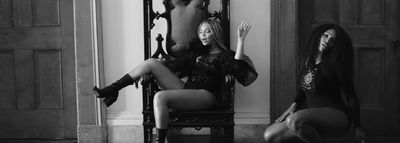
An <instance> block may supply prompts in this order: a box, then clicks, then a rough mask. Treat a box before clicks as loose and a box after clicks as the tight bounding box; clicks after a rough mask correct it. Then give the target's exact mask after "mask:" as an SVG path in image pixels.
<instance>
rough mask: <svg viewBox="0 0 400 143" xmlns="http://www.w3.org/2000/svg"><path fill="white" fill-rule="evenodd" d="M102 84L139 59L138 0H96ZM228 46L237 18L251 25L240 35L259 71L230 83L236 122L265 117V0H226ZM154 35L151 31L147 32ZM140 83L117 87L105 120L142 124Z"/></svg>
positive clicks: (267, 66)
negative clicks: (100, 28) (247, 83)
mask: <svg viewBox="0 0 400 143" xmlns="http://www.w3.org/2000/svg"><path fill="white" fill-rule="evenodd" d="M101 2H102V22H103V47H104V74H105V75H104V76H105V85H109V84H111V83H112V82H114V81H115V80H117V79H119V78H120V77H122V76H123V75H124V74H126V73H127V72H129V71H130V70H131V69H132V68H134V67H135V65H138V64H139V63H140V62H142V61H143V60H144V50H143V2H142V1H141V0H135V1H132V0H114V1H109V0H102V1H101ZM230 6H231V7H230V10H231V15H230V18H231V21H230V22H231V26H230V29H231V41H230V42H231V46H232V49H236V39H237V36H236V35H237V26H238V25H239V24H240V22H241V21H242V20H243V19H246V20H248V21H249V23H250V24H251V25H252V29H251V31H250V33H249V34H248V36H247V39H246V41H245V53H246V54H247V55H249V56H250V57H251V59H252V60H253V62H254V64H255V66H256V69H257V71H258V73H259V77H258V79H257V80H256V81H255V82H254V83H253V84H252V85H250V86H248V87H242V86H241V85H239V84H238V85H237V86H236V94H235V111H236V114H235V122H236V124H267V123H269V93H270V88H269V87H270V82H269V81H270V76H269V75H270V70H269V69H270V23H271V22H270V17H271V16H270V13H269V11H270V0H252V1H243V0H231V1H230ZM153 36H154V35H153ZM141 95H142V92H141V88H139V89H135V87H134V86H129V87H127V88H124V89H123V90H121V91H120V96H119V98H118V100H117V102H116V103H114V104H113V105H112V106H110V107H109V108H107V116H108V117H107V123H108V124H109V125H141V124H142V113H141V111H142V96H141Z"/></svg>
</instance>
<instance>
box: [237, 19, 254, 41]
mask: <svg viewBox="0 0 400 143" xmlns="http://www.w3.org/2000/svg"><path fill="white" fill-rule="evenodd" d="M250 29H251V25H249V23H248V22H247V20H243V21H242V23H241V24H240V25H239V27H238V38H239V40H244V39H245V38H246V36H247V33H249V31H250Z"/></svg>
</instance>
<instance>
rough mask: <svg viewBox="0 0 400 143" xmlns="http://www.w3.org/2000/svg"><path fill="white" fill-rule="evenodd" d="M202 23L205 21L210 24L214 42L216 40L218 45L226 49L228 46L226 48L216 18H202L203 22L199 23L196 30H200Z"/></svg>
mask: <svg viewBox="0 0 400 143" xmlns="http://www.w3.org/2000/svg"><path fill="white" fill-rule="evenodd" d="M204 23H207V24H209V25H210V28H211V31H212V32H213V33H214V39H215V42H217V44H218V46H219V47H220V48H222V49H223V50H225V51H228V48H226V46H225V44H224V38H223V34H224V33H223V31H222V27H221V24H220V22H219V21H218V20H217V19H216V18H213V17H211V18H208V19H206V20H204V21H203V22H201V23H200V25H199V28H198V29H197V31H200V26H201V25H203V24H204Z"/></svg>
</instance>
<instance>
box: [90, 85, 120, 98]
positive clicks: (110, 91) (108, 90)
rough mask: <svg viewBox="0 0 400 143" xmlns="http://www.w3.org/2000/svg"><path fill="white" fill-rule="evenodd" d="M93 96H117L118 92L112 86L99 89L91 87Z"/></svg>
mask: <svg viewBox="0 0 400 143" xmlns="http://www.w3.org/2000/svg"><path fill="white" fill-rule="evenodd" d="M93 91H94V94H95V95H96V97H97V98H105V97H113V96H118V90H117V89H116V88H114V87H113V86H112V85H110V86H107V87H104V88H103V89H99V88H98V87H97V86H94V87H93Z"/></svg>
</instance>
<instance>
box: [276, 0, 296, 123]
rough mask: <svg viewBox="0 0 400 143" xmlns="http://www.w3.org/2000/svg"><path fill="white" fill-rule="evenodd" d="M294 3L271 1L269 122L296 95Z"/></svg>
mask: <svg viewBox="0 0 400 143" xmlns="http://www.w3.org/2000/svg"><path fill="white" fill-rule="evenodd" d="M297 15H298V0H271V20H272V22H271V32H272V33H271V84H270V85H271V87H270V88H271V93H270V95H271V97H270V98H271V100H270V102H271V108H270V109H271V111H270V113H271V121H274V120H275V119H277V118H278V117H279V116H280V114H282V113H283V111H285V110H286V109H287V108H288V107H289V105H290V103H291V101H292V100H293V99H294V96H295V94H296V73H297V68H296V67H297V49H298V34H297V31H298V26H297V25H298V24H297V23H298V16H297Z"/></svg>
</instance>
